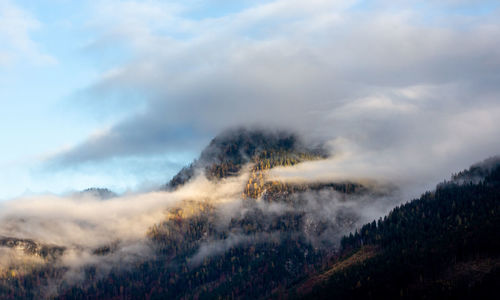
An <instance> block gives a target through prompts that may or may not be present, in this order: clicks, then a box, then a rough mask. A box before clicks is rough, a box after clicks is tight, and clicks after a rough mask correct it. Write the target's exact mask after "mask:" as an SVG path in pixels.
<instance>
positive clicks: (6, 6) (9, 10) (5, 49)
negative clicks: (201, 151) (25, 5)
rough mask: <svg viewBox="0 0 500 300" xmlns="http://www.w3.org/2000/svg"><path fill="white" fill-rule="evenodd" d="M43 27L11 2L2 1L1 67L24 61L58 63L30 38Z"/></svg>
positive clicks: (0, 19) (0, 22)
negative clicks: (31, 34)
mask: <svg viewBox="0 0 500 300" xmlns="http://www.w3.org/2000/svg"><path fill="white" fill-rule="evenodd" d="M41 26H42V24H41V23H40V22H39V21H38V20H37V19H36V18H34V17H33V16H32V15H30V14H29V13H28V12H26V11H24V10H23V9H22V8H20V7H18V6H17V5H15V4H13V3H12V2H10V1H9V0H2V1H0V65H10V64H13V63H16V62H19V61H23V60H27V61H29V62H30V63H32V64H35V65H46V64H53V63H56V59H55V58H54V57H52V56H50V55H49V54H46V53H44V52H43V51H42V50H40V46H39V45H38V44H37V43H36V42H35V41H34V40H33V39H32V37H31V36H30V32H32V31H35V30H39V29H40V28H41Z"/></svg>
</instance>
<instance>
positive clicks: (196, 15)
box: [0, 0, 500, 199]
mask: <svg viewBox="0 0 500 300" xmlns="http://www.w3.org/2000/svg"><path fill="white" fill-rule="evenodd" d="M499 97H500V3H498V1H480V0H471V1H466V0H440V1H438V0H430V1H425V2H424V3H422V1H412V0H402V1H397V2H396V4H395V1H387V0H374V1H355V0H310V1H299V0H286V1H284V0H275V1H270V0H269V1H263V0H254V1H247V0H242V1H234V0H231V1H230V0H208V1H201V0H185V1H118V0H107V1H106V0H102V1H101V0H92V1H70V0H51V1H50V0H38V1H28V0H26V1H14V0H0V104H1V109H0V139H1V141H2V143H1V146H2V147H1V148H0V170H1V171H0V199H10V198H13V197H17V196H20V195H29V194H37V193H46V192H51V193H65V192H68V191H72V190H81V189H85V188H88V187H109V188H110V189H112V190H115V191H117V192H124V191H127V190H137V189H139V190H141V189H146V190H147V189H151V188H153V187H154V186H156V185H158V184H161V183H164V182H166V181H168V179H169V178H170V177H171V176H173V175H174V174H175V173H176V172H177V171H178V170H179V169H180V168H181V167H182V166H184V165H186V164H188V163H189V162H190V161H191V160H192V159H194V158H195V157H196V156H198V154H199V152H200V150H201V149H202V148H203V147H204V145H206V144H207V143H208V142H209V140H210V139H211V138H212V137H213V136H214V135H216V134H217V133H219V132H220V131H222V130H224V129H227V128H231V127H234V126H241V125H246V126H254V125H259V126H264V127H269V128H285V129H291V130H295V131H297V132H299V133H300V134H302V135H303V136H304V138H305V139H306V140H311V141H316V140H320V141H323V142H325V143H326V144H327V145H329V147H330V148H331V150H332V153H334V154H337V156H336V157H341V158H342V160H331V162H329V163H324V164H322V165H321V166H319V167H318V166H316V167H313V168H312V170H313V171H310V170H311V168H309V169H308V170H309V173H308V174H311V173H314V174H316V175H318V174H319V175H322V174H323V175H324V174H331V173H332V172H347V170H350V171H352V172H355V173H356V174H359V173H363V172H366V174H370V176H375V177H376V176H378V175H380V176H381V175H384V176H389V177H391V176H392V178H394V177H400V175H401V174H406V176H407V178H406V179H407V180H413V181H418V182H420V183H421V185H422V187H428V186H429V184H431V183H434V184H435V183H437V181H440V180H442V179H445V178H446V177H448V176H449V174H450V172H456V171H459V170H461V169H464V168H466V167H468V166H469V165H470V164H472V163H474V162H476V161H479V160H482V159H484V158H487V157H489V156H492V155H495V154H500V139H498V137H499V136H500V126H498V116H500V98H499ZM340 154H342V155H340ZM302 171H303V170H302ZM311 176H312V175H311Z"/></svg>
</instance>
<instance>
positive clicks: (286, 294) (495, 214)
mask: <svg viewBox="0 0 500 300" xmlns="http://www.w3.org/2000/svg"><path fill="white" fill-rule="evenodd" d="M326 153H327V152H326V151H325V150H324V149H323V148H321V147H316V146H313V147H311V146H308V145H305V144H304V142H302V141H301V140H300V139H299V138H298V137H297V136H296V135H294V134H291V133H287V132H267V131H264V130H249V129H236V130H231V131H227V132H225V133H223V134H221V135H219V136H217V137H216V138H214V139H213V140H212V141H211V142H210V144H209V145H208V146H207V148H206V149H205V150H203V152H202V153H201V155H200V157H199V158H198V159H197V160H196V161H194V162H193V163H192V164H191V165H190V166H188V167H186V168H184V169H183V170H181V171H180V172H179V173H178V174H177V175H176V176H174V178H173V179H172V180H171V181H170V182H169V183H168V184H166V185H165V186H164V188H163V190H164V191H163V192H160V193H157V194H155V195H154V197H165V198H168V199H170V198H172V199H180V200H179V201H177V202H173V203H174V204H173V205H170V206H167V205H166V206H165V209H164V210H163V211H162V216H163V217H162V219H161V220H160V221H159V222H156V223H151V224H150V225H149V228H148V229H147V231H146V232H144V237H143V238H141V239H139V240H133V241H130V240H127V239H125V238H122V237H120V236H116V238H115V239H113V242H110V243H109V244H102V245H100V246H98V247H90V248H89V249H90V251H86V252H85V251H83V250H85V249H83V250H82V249H80V248H81V246H78V247H74V246H72V245H71V244H70V245H67V246H63V245H52V244H44V243H40V242H37V241H35V240H32V239H21V238H14V237H9V238H4V239H5V242H1V241H0V269H2V268H3V273H0V298H6V299H9V298H15V299H19V298H24V299H26V298H27V299H32V298H40V297H45V298H56V299H84V298H85V299H89V298H90V299H118V298H120V299H143V298H144V299H187V298H189V299H191V298H195V299H214V298H245V299H262V298H293V299H295V298H307V299H309V298H314V299H316V298H332V297H335V296H338V298H340V299H344V298H346V299H355V298H358V299H361V298H363V299H370V298H374V299H377V298H395V297H403V298H448V297H471V296H473V295H477V296H481V297H483V298H487V297H489V296H491V295H494V294H492V293H493V287H494V284H495V283H498V282H499V281H498V279H499V269H498V267H499V261H500V260H499V256H498V254H499V253H500V252H499V251H498V250H500V246H499V242H498V241H500V239H498V238H499V232H500V228H499V225H500V222H499V221H500V220H499V214H500V205H499V200H498V199H499V196H500V180H499V179H500V175H499V174H500V163H499V162H500V160H499V159H498V158H493V159H489V160H487V161H485V162H483V163H480V164H477V165H474V166H472V167H471V168H470V169H469V170H466V171H463V172H460V173H458V174H456V175H453V176H452V179H451V181H447V182H444V183H441V184H439V185H438V186H437V187H436V189H435V190H434V191H432V192H426V193H424V194H423V195H422V196H421V198H419V199H415V200H412V201H410V202H408V203H406V204H403V205H401V206H398V207H396V208H394V209H393V210H392V211H391V212H390V213H389V214H388V215H387V216H385V217H384V218H381V219H378V220H375V221H373V220H372V217H371V214H370V213H368V212H370V211H373V210H375V208H378V207H380V206H383V205H389V204H388V202H387V201H388V199H389V200H390V202H389V203H401V201H400V200H398V199H394V198H395V197H397V195H398V194H397V193H395V190H394V189H392V188H388V187H387V186H384V187H381V186H374V185H371V186H366V185H363V184H361V183H357V182H300V183H297V182H288V181H282V180H279V179H277V178H274V177H271V176H269V170H270V169H272V168H273V167H278V166H279V167H285V168H286V167H291V166H293V165H295V164H299V163H304V162H306V161H311V160H317V161H321V160H322V159H326V158H327V154H326ZM117 199H118V200H117ZM142 200H144V199H142ZM108 201H119V198H113V199H110V200H108ZM102 203H109V202H107V201H103V202H102ZM117 203H119V202H117ZM165 203H170V202H168V201H167V202H165ZM146 219H147V220H149V219H151V220H153V218H151V217H149V216H148V218H146ZM25 221H26V220H15V222H13V221H11V222H10V223H8V224H9V226H13V225H12V224H15V226H19V227H22V226H23V224H25V223H26V222H25ZM124 221H126V220H124ZM82 222H83V221H82V220H77V224H78V225H81V224H82ZM365 223H366V225H363V224H365ZM148 224H149V223H148ZM83 226H85V228H89V227H91V226H92V225H91V224H90V223H89V224H87V223H85V222H83ZM61 230H63V228H61ZM16 245H21V246H16ZM23 245H24V246H23ZM44 247H45V248H44ZM72 247H73V248H72ZM18 248H19V249H20V250H19V251H20V252H19V251H18V250H16V249H18ZM25 249H29V250H25ZM33 249H34V250H33ZM40 249H56V250H51V251H54V252H53V253H56V254H57V255H50V256H43V255H40V254H39V253H42V251H41V250H40ZM4 252H5V253H8V254H9V255H10V256H9V257H13V256H15V257H18V259H17V260H15V261H14V260H13V263H11V264H9V265H7V266H5V265H3V264H2V260H1V258H2V257H3V256H2V253H4ZM49 252H50V251H49ZM50 253H52V252H50ZM75 253H83V254H81V255H80V256H78V257H79V258H81V261H78V260H77V261H75V259H74V258H75ZM68 262H70V263H68Z"/></svg>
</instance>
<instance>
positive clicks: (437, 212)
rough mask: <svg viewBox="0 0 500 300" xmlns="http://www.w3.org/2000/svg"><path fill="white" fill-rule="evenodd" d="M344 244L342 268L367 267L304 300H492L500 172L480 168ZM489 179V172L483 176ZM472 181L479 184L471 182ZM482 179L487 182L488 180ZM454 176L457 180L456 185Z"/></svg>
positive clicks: (346, 272) (499, 256)
mask: <svg viewBox="0 0 500 300" xmlns="http://www.w3.org/2000/svg"><path fill="white" fill-rule="evenodd" d="M471 170H472V172H473V173H472V174H471V172H470V171H464V172H461V173H459V175H458V176H460V177H461V178H471V180H465V181H464V180H461V183H460V184H458V183H456V182H455V181H452V182H445V183H443V184H440V185H438V187H437V188H436V190H435V191H433V192H427V193H425V194H423V195H422V196H421V197H420V198H419V199H416V200H414V201H411V202H409V203H406V204H404V205H401V206H399V207H397V208H395V209H394V210H392V211H391V212H390V213H389V214H388V215H387V216H386V217H384V218H383V219H379V220H378V221H373V222H372V223H369V224H366V225H364V226H363V227H362V228H361V229H359V230H358V231H356V232H355V233H354V234H350V235H349V236H345V237H344V238H342V241H341V245H342V252H341V254H340V257H339V258H337V260H336V261H334V262H333V265H335V263H337V264H339V263H341V262H342V261H346V260H348V259H349V257H351V256H352V255H355V254H356V253H358V252H360V251H362V250H363V249H366V248H367V247H371V248H372V249H373V248H375V249H377V251H376V252H377V254H376V255H375V256H374V257H373V258H369V259H366V260H364V261H362V262H360V263H357V264H354V265H352V266H350V267H348V268H344V269H342V270H341V271H337V272H333V274H332V275H331V276H330V277H329V279H328V280H327V281H326V282H320V283H318V285H317V286H316V288H315V289H314V290H313V291H312V292H311V293H310V294H306V295H303V296H305V297H306V298H314V299H317V298H325V299H326V298H334V297H338V298H339V299H343V298H349V299H354V298H358V299H381V298H399V297H403V298H416V299H422V298H432V299H439V298H441V299H444V298H468V299H472V298H474V299H484V298H491V297H493V296H494V295H495V294H497V292H496V285H497V284H498V283H500V167H499V165H498V164H496V166H495V167H494V168H490V170H487V173H486V174H487V175H486V176H483V177H482V180H480V181H479V182H476V180H475V179H474V180H472V178H473V177H474V178H476V177H475V175H476V174H477V173H478V172H479V171H478V169H477V168H476V167H474V168H471ZM480 172H481V173H484V172H486V171H485V169H482V170H481V171H480ZM469 175H474V176H472V177H471V176H469ZM483 175H484V174H483ZM456 178H457V176H454V177H453V179H456Z"/></svg>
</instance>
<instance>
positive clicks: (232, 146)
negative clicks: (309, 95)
mask: <svg viewBox="0 0 500 300" xmlns="http://www.w3.org/2000/svg"><path fill="white" fill-rule="evenodd" d="M326 157H327V152H326V151H325V150H324V149H323V148H322V147H319V146H317V147H312V148H311V147H307V146H306V145H304V144H303V143H302V142H301V141H300V139H299V138H298V137H297V136H296V135H295V134H293V133H289V132H285V131H275V132H271V131H268V130H259V129H253V130H249V129H246V128H238V129H233V130H227V131H225V132H223V133H222V134H220V135H219V136H217V137H215V138H214V139H213V140H212V141H211V142H210V144H209V145H208V146H207V147H206V148H205V149H204V150H203V151H202V153H201V155H200V157H199V159H197V160H196V161H194V162H193V163H192V164H191V165H189V166H188V167H185V168H183V169H182V170H181V171H180V172H179V173H178V174H177V175H175V176H174V177H173V178H172V180H171V181H170V182H169V183H168V184H167V185H166V189H175V188H176V187H178V186H180V185H182V184H184V183H186V182H188V181H189V180H190V179H192V178H193V177H194V175H195V171H196V170H202V171H204V174H205V176H206V177H207V178H209V179H212V180H217V179H222V178H227V177H230V176H235V175H237V174H238V173H239V172H240V171H241V168H242V167H243V166H244V165H245V164H248V163H251V162H253V163H254V164H255V163H262V164H263V165H262V166H260V168H261V169H262V168H266V169H270V168H272V167H274V166H290V165H294V164H297V163H299V162H302V161H306V160H312V159H321V158H326Z"/></svg>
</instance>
